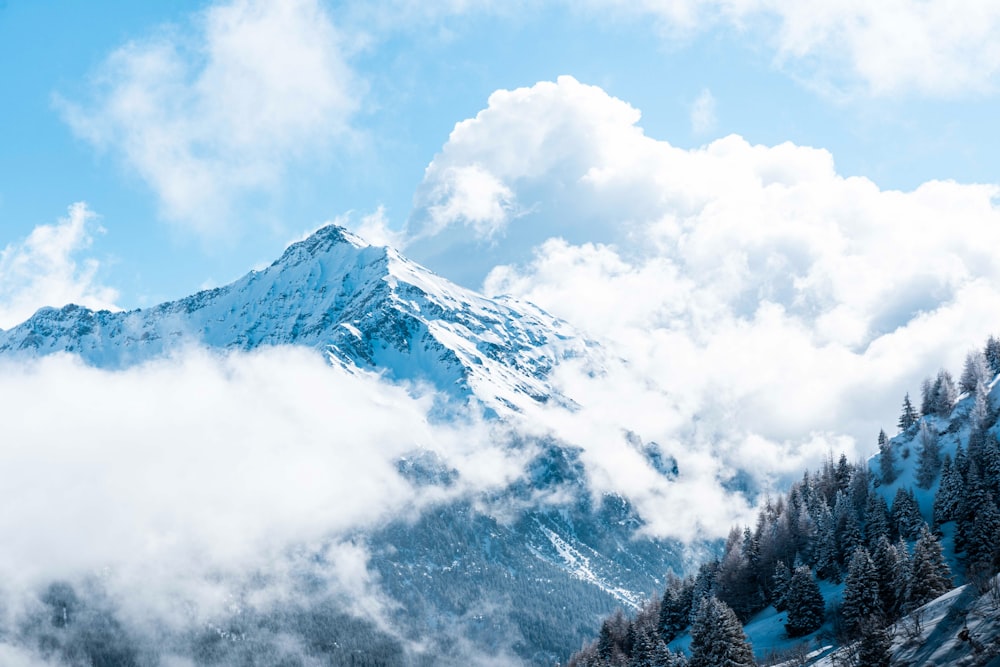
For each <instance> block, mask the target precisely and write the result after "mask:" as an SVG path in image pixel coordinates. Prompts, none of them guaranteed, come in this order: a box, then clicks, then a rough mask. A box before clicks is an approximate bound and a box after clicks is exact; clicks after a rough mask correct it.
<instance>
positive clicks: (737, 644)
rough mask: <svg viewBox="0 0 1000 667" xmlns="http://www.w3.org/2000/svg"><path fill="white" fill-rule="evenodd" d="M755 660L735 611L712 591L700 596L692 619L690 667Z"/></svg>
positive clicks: (737, 666)
mask: <svg viewBox="0 0 1000 667" xmlns="http://www.w3.org/2000/svg"><path fill="white" fill-rule="evenodd" d="M756 664H757V663H756V661H755V660H754V657H753V650H752V649H751V648H750V644H749V643H748V642H747V637H746V635H745V634H744V633H743V626H742V625H740V621H739V619H738V618H736V614H735V612H733V610H732V609H730V608H729V607H728V606H727V605H726V603H725V602H722V601H720V600H719V599H718V598H716V597H715V596H714V595H710V596H708V597H705V598H703V599H702V600H701V602H700V604H699V606H698V612H697V613H696V614H695V617H694V621H693V622H692V623H691V659H690V661H689V665H690V667H723V666H724V667H752V666H753V665H756Z"/></svg>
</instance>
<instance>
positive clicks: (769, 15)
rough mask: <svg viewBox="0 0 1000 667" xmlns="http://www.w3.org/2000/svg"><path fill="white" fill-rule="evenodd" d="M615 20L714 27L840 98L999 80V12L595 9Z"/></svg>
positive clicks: (680, 4) (672, 31)
mask: <svg viewBox="0 0 1000 667" xmlns="http://www.w3.org/2000/svg"><path fill="white" fill-rule="evenodd" d="M584 6H587V7H589V8H590V9H592V10H595V9H596V10H598V11H601V12H609V11H610V12H613V13H615V14H616V15H630V16H640V17H652V18H654V19H656V20H658V21H659V22H660V25H661V28H662V29H663V30H664V31H665V32H666V33H667V35H668V36H669V37H670V38H671V39H675V38H676V37H677V36H678V35H681V36H683V35H688V36H690V35H695V34H698V33H700V32H704V31H707V30H710V29H712V28H715V27H720V26H721V27H725V28H736V29H737V30H738V31H740V32H741V33H742V34H744V35H746V36H747V38H748V39H753V40H755V41H756V42H764V43H768V44H769V45H770V47H771V48H772V49H773V50H774V53H775V62H776V64H777V65H778V66H779V67H781V68H783V69H785V70H787V71H789V72H790V73H791V74H793V75H794V76H796V77H798V78H800V79H801V80H802V81H804V82H805V83H807V84H808V85H810V86H813V87H815V88H817V89H819V90H821V91H824V92H827V93H830V94H834V95H838V96H839V95H844V94H857V93H862V94H866V95H875V96H888V95H901V94H907V93H916V94H919V95H926V96H935V97H936V96H954V95H960V94H967V93H973V94H979V93H986V92H992V91H993V90H994V89H995V86H996V80H997V73H998V72H1000V47H998V46H997V44H996V40H995V39H993V35H994V34H996V31H997V29H998V28H1000V7H997V6H996V5H994V4H992V3H987V2H967V3H961V4H958V5H955V4H949V3H941V2H922V1H921V0H901V1H899V2H890V3H858V2H852V1H851V0H834V1H831V2H823V3H804V2H796V1H795V0H745V1H743V0H741V1H739V2H734V1H733V0H709V1H708V2H705V1H703V0H646V1H644V2H621V1H620V0H589V1H588V2H587V3H585V5H584Z"/></svg>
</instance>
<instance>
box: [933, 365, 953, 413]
mask: <svg viewBox="0 0 1000 667" xmlns="http://www.w3.org/2000/svg"><path fill="white" fill-rule="evenodd" d="M931 393H932V395H933V397H934V414H936V415H937V416H938V417H947V416H948V415H949V414H951V409H952V408H953V407H955V401H956V400H958V390H957V389H956V388H955V380H954V379H952V377H951V373H949V372H948V371H946V370H944V369H942V370H940V371H938V374H937V378H936V379H935V380H934V386H933V388H932V391H931Z"/></svg>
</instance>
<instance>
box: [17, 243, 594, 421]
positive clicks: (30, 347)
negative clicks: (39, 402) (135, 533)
mask: <svg viewBox="0 0 1000 667" xmlns="http://www.w3.org/2000/svg"><path fill="white" fill-rule="evenodd" d="M192 344H197V345H204V346H207V347H210V348H216V349H239V350H248V349H253V348H256V347H259V346H265V345H304V346H308V347H312V348H315V349H318V350H321V351H322V352H323V353H325V354H326V355H327V357H328V359H329V360H330V361H331V362H332V363H339V364H343V365H344V366H345V367H347V368H357V369H367V370H376V371H380V372H382V373H384V374H385V375H386V376H387V378H388V379H391V380H397V381H399V380H411V381H421V382H428V383H430V384H431V385H433V386H434V387H435V388H436V389H438V390H440V391H441V392H443V393H445V394H446V395H448V396H450V397H451V398H454V399H457V400H459V401H466V400H468V399H470V398H472V397H475V398H476V399H478V400H479V401H480V402H481V403H482V404H483V405H484V406H486V407H487V408H489V409H492V410H494V411H496V412H498V413H501V414H503V413H509V412H512V411H513V412H516V411H519V410H520V409H522V408H523V406H525V405H527V404H530V403H533V402H544V401H547V400H549V399H550V398H552V397H554V396H555V393H554V392H553V389H552V387H551V386H550V385H549V383H548V381H547V378H548V376H549V373H550V371H551V370H552V368H553V367H554V366H555V365H556V364H557V363H558V362H559V361H560V360H561V359H564V358H567V357H572V356H578V355H581V354H585V353H586V351H587V345H586V344H585V343H584V342H583V340H582V339H581V338H580V337H579V336H578V335H577V334H576V333H575V332H574V331H572V330H571V328H570V327H569V326H568V325H567V324H566V323H564V322H562V321H560V320H557V319H556V318H554V317H552V316H550V315H548V314H547V313H545V312H543V311H542V310H541V309H539V308H537V307H535V306H534V305H532V304H529V303H524V302H519V301H516V300H514V299H511V298H506V297H499V298H497V299H488V298H486V297H484V296H482V295H480V294H477V293H475V292H473V291H471V290H468V289H465V288H462V287H459V286H458V285H455V284H454V283H451V282H449V281H447V280H445V279H444V278H441V277H440V276H437V275H435V274H434V273H432V272H431V271H429V270H428V269H426V268H424V267H422V266H420V265H418V264H416V263H414V262H412V261H410V260H408V259H406V258H405V257H403V256H402V255H400V253H398V252H397V251H396V250H394V249H392V248H388V247H381V246H373V245H369V244H367V243H365V242H364V241H363V240H361V239H360V238H359V237H357V236H355V235H353V234H351V233H350V232H348V231H347V230H345V229H343V228H342V227H338V226H336V225H329V226H326V227H323V228H321V229H319V230H318V231H316V232H315V233H314V234H312V235H311V236H309V237H308V238H306V239H304V240H302V241H299V242H297V243H294V244H292V245H290V246H289V247H288V248H287V249H286V250H285V252H284V254H282V256H281V257H280V258H279V259H278V260H276V261H275V262H274V263H272V264H271V265H270V266H269V267H267V268H266V269H263V270H261V271H251V272H250V273H248V274H247V275H245V276H243V277H242V278H240V279H239V280H237V281H236V282H234V283H232V284H229V285H226V286H225V287H220V288H216V289H212V290H206V291H203V292H199V293H197V294H194V295H192V296H189V297H186V298H183V299H180V300H178V301H170V302H167V303H163V304H160V305H158V306H155V307H153V308H149V309H142V310H133V311H128V312H121V313H112V312H109V311H106V310H102V311H97V312H95V311H92V310H89V309H87V308H83V307H80V306H76V305H68V306H65V307H63V308H60V309H55V308H42V309H41V310H39V311H38V312H37V313H35V314H34V315H33V316H32V317H31V318H30V319H29V320H27V321H26V322H24V323H22V324H20V325H18V326H16V327H14V328H13V329H10V330H8V331H0V354H2V355H8V356H41V355H46V354H52V353H55V352H70V353H73V354H77V355H79V356H80V357H81V358H82V359H83V360H84V361H85V362H87V363H89V364H92V365H94V366H99V367H102V368H124V367H128V366H132V365H135V364H138V363H142V362H144V361H147V360H149V359H152V358H155V357H158V356H162V355H164V354H168V353H170V351H171V350H174V349H176V348H178V347H183V346H186V345H192Z"/></svg>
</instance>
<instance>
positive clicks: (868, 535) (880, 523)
mask: <svg viewBox="0 0 1000 667" xmlns="http://www.w3.org/2000/svg"><path fill="white" fill-rule="evenodd" d="M888 536H889V506H888V505H887V504H886V502H885V498H883V497H882V494H880V493H873V494H871V495H870V496H868V506H867V507H866V508H865V546H867V547H868V549H869V550H871V549H874V548H875V545H876V544H878V542H879V540H880V539H882V538H883V537H888Z"/></svg>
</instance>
